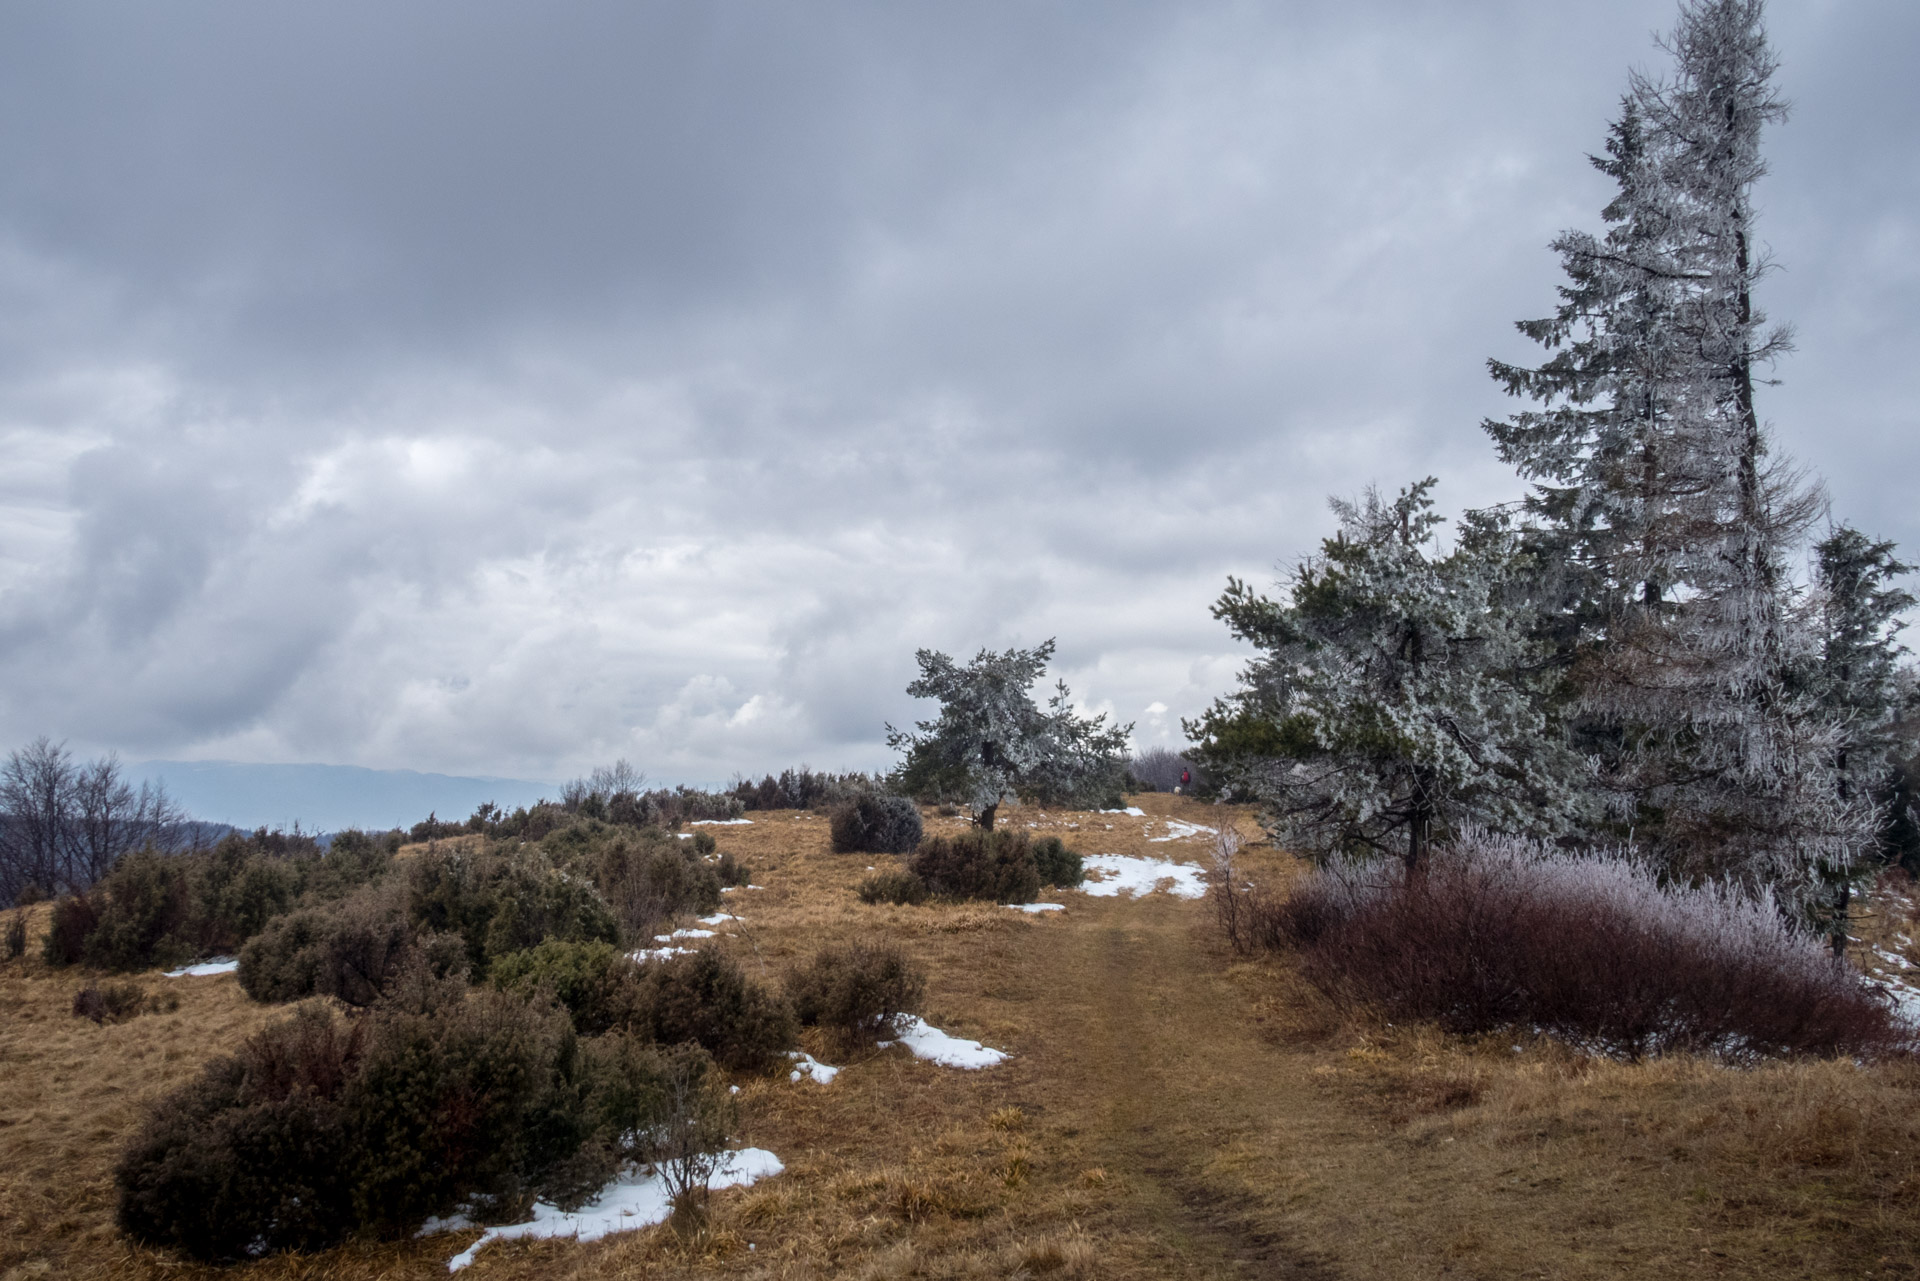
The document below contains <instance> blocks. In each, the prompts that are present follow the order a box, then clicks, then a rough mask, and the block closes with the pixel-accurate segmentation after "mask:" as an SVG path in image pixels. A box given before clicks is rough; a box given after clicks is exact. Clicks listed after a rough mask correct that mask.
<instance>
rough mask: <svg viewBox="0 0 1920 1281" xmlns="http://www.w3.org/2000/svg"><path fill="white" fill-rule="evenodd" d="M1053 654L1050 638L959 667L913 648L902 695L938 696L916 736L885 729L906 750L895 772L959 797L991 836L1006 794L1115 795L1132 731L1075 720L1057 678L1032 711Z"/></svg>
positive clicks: (1098, 720)
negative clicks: (914, 673)
mask: <svg viewBox="0 0 1920 1281" xmlns="http://www.w3.org/2000/svg"><path fill="white" fill-rule="evenodd" d="M1053 648H1054V643H1053V642H1052V641H1051V640H1049V641H1047V642H1046V643H1045V644H1043V645H1040V646H1038V647H1037V648H1034V649H1009V650H1008V651H1006V652H1005V653H1004V654H997V653H995V652H993V651H992V650H986V649H983V650H981V651H980V652H979V654H977V655H975V656H974V659H973V661H972V662H970V663H968V664H967V665H966V666H964V667H963V666H961V665H960V664H958V663H956V662H954V661H953V659H952V658H950V657H948V656H947V655H945V654H942V653H940V652H939V651H937V650H930V649H923V650H919V651H917V652H916V653H915V655H914V657H915V659H916V661H918V662H919V664H920V678H919V679H918V680H916V681H914V682H913V683H912V684H911V685H909V686H907V693H909V694H911V695H913V696H914V697H915V698H934V699H938V700H939V701H940V715H939V716H938V717H937V718H936V719H934V720H931V721H920V722H918V723H917V724H916V726H915V730H917V731H918V732H917V733H916V732H913V731H906V730H897V729H895V728H894V727H893V726H891V725H889V726H887V746H889V747H892V748H894V749H896V750H899V751H904V752H905V753H907V761H906V764H905V766H904V768H903V771H902V772H903V775H905V776H906V777H907V778H908V779H909V780H910V779H912V778H914V777H915V776H917V777H919V778H924V779H933V780H939V781H940V782H942V783H944V784H945V785H946V786H947V787H950V788H953V789H955V790H957V791H959V792H960V793H962V794H963V795H964V796H965V797H966V799H967V803H968V804H969V806H970V807H971V808H972V810H973V814H974V818H975V820H976V821H977V822H978V823H979V824H980V826H981V827H983V828H986V829H988V830H989V831H991V830H992V828H993V819H994V814H995V813H996V812H997V811H998V809H999V807H1000V803H1001V802H1002V801H1004V800H1005V799H1007V798H1008V797H1009V796H1017V795H1018V796H1035V797H1038V798H1040V799H1043V800H1047V801H1055V802H1060V801H1068V802H1072V801H1078V802H1080V803H1098V802H1101V801H1104V800H1107V799H1110V797H1109V795H1108V794H1111V796H1117V795H1118V794H1119V790H1120V789H1119V783H1120V778H1121V775H1122V772H1123V771H1124V769H1125V761H1126V750H1127V736H1128V735H1129V734H1130V733H1132V732H1133V726H1132V725H1119V726H1111V727H1110V726H1108V725H1107V723H1106V716H1105V715H1104V714H1102V715H1099V716H1092V717H1083V716H1080V715H1078V714H1076V713H1075V712H1074V710H1073V704H1072V702H1071V694H1070V692H1069V691H1068V689H1067V685H1066V682H1065V681H1061V682H1059V684H1058V685H1057V686H1056V688H1055V691H1054V695H1053V697H1052V698H1051V699H1049V700H1048V702H1047V705H1046V706H1045V707H1044V708H1043V707H1041V706H1039V705H1038V704H1036V703H1035V702H1034V701H1033V696H1032V695H1031V694H1030V693H1029V692H1028V691H1029V690H1031V689H1032V688H1033V686H1034V683H1035V682H1037V681H1038V680H1039V679H1040V678H1041V676H1043V675H1044V674H1045V673H1046V670H1047V663H1048V661H1049V660H1051V659H1052V657H1053ZM907 786H908V787H909V788H911V787H912V783H911V782H908V784H907Z"/></svg>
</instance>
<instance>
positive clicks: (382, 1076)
mask: <svg viewBox="0 0 1920 1281" xmlns="http://www.w3.org/2000/svg"><path fill="white" fill-rule="evenodd" d="M711 1077H712V1072H711V1060H710V1059H709V1058H708V1057H707V1055H706V1054H705V1052H704V1051H702V1050H700V1049H699V1048H698V1047H695V1046H686V1047H681V1048H679V1049H676V1050H673V1051H670V1052H661V1051H658V1050H655V1049H653V1048H651V1047H648V1046H645V1045H642V1044H640V1043H638V1042H637V1041H635V1040H634V1039H633V1038H632V1037H630V1036H626V1035H622V1034H613V1035H608V1036H604V1037H596V1038H592V1039H588V1040H584V1041H583V1040H580V1039H578V1038H577V1037H575V1035H574V1033H573V1031H572V1029H571V1028H570V1027H569V1026H568V1024H567V1021H566V1019H565V1017H564V1016H562V1015H561V1014H560V1013H559V1011H557V1010H555V1009H553V1008H551V1007H549V1006H545V1005H543V1004H538V1003H529V1002H528V1001H525V1000H522V999H519V998H517V997H514V996H510V995H508V994H505V993H501V992H493V991H482V992H475V993H471V994H469V993H468V992H467V991H466V989H465V987H464V984H462V983H461V982H460V981H459V980H457V979H448V980H434V979H432V978H431V977H430V976H428V975H427V974H426V972H425V971H424V970H423V969H421V968H420V967H414V968H413V969H411V970H409V971H408V972H407V974H406V975H403V977H402V979H401V981H400V982H399V984H397V986H396V997H395V999H392V1000H389V1001H383V1002H382V1003H380V1004H379V1005H377V1006H375V1007H374V1008H373V1009H371V1010H370V1011H369V1012H367V1013H366V1014H364V1015H361V1016H359V1017H356V1018H351V1019H340V1018H337V1017H336V1016H334V1015H332V1014H330V1013H329V1012H328V1011H327V1010H326V1009H324V1008H323V1007H320V1006H307V1007H304V1008H302V1009H301V1010H299V1011H298V1012H297V1013H296V1014H295V1016H294V1017H293V1018H291V1019H289V1020H287V1021H286V1022H283V1023H280V1024H278V1025H276V1026H274V1027H271V1028H268V1029H266V1030H265V1031H264V1032H262V1033H260V1034H259V1035H257V1036H255V1037H254V1038H252V1039H251V1040H249V1041H248V1042H247V1043H246V1044H245V1045H244V1046H242V1048H241V1050H240V1051H239V1053H237V1054H235V1055H233V1056H231V1057H227V1058H222V1059H219V1060H216V1061H215V1062H213V1063H211V1064H209V1065H208V1066H207V1068H206V1069H205V1070H204V1071H203V1072H202V1073H201V1075H200V1077H199V1078H198V1079H196V1080H195V1081H193V1082H191V1083H189V1084H188V1085H187V1086H185V1087H183V1088H181V1089H179V1090H177V1091H175V1092H174V1093H172V1094H171V1095H169V1096H167V1097H166V1098H164V1099H162V1100H160V1101H159V1102H158V1103H157V1104H156V1105H155V1107H154V1108H153V1110H152V1112H151V1113H150V1114H149V1116H148V1118H147V1121H146V1123H145V1125H144V1126H143V1127H142V1129H141V1131H140V1133H139V1135H138V1137H136V1138H135V1140H134V1141H133V1143H132V1144H131V1145H130V1146H129V1147H128V1149H127V1150H126V1152H125V1154H124V1155H123V1156H122V1158H121V1161H120V1164H119V1167H118V1168H117V1170H116V1171H115V1182H116V1184H117V1186H118V1189H119V1194H120V1199H119V1222H120V1225H121V1227H122V1229H123V1230H125V1231H126V1232H127V1233H128V1234H129V1235H131V1236H133V1237H134V1238H136V1239H137V1240H140V1241H143V1242H145V1243H147V1244H150V1245H159V1246H166V1247H171V1248H173V1249H177V1250H180V1251H182V1252H184V1253H186V1254H189V1255H191V1256H193V1257H195V1258H199V1259H204V1260H211V1261H234V1260H239V1259H243V1258H249V1257H255V1256H258V1255H262V1254H267V1253H272V1252H276V1251H281V1250H309V1251H311V1250H319V1249H324V1248H326V1247H328V1246H332V1245H337V1244H339V1243H340V1242H342V1241H344V1240H346V1239H347V1238H348V1237H350V1236H354V1235H362V1236H384V1237H389V1238H393V1237H404V1236H408V1235H411V1234H412V1233H413V1232H415V1231H417V1230H418V1228H419V1226H420V1224H421V1223H422V1222H423V1221H424V1220H425V1219H426V1218H427V1217H428V1216H430V1215H445V1214H450V1213H453V1212H454V1211H456V1210H467V1211H470V1212H472V1213H474V1214H475V1215H477V1216H478V1217H481V1218H492V1217H496V1216H500V1215H506V1216H509V1218H510V1216H512V1215H513V1214H514V1213H516V1212H518V1211H520V1210H523V1209H524V1207H525V1206H526V1204H527V1203H528V1202H529V1201H530V1200H531V1199H532V1198H534V1197H536V1196H537V1197H541V1198H544V1199H546V1200H550V1201H554V1202H556V1203H558V1204H560V1205H562V1206H571V1205H575V1204H578V1203H579V1202H580V1201H582V1200H584V1199H586V1198H587V1197H588V1196H590V1195H591V1194H592V1193H593V1192H595V1191H597V1190H598V1189H599V1188H600V1187H601V1186H602V1185H603V1184H604V1183H605V1182H606V1181H607V1180H608V1179H609V1178H610V1177H611V1176H612V1175H613V1174H614V1173H615V1172H616V1171H617V1170H618V1169H619V1168H620V1166H621V1165H622V1164H623V1163H626V1162H631V1161H657V1160H670V1159H673V1158H675V1157H676V1155H677V1151H676V1149H675V1148H674V1147H673V1144H672V1142H671V1139H672V1137H673V1133H672V1132H673V1126H672V1124H671V1123H672V1120H673V1109H672V1106H671V1098H670V1095H671V1094H672V1092H673V1086H674V1084H675V1082H676V1081H681V1080H685V1079H688V1078H693V1079H699V1080H707V1079H710V1078H711ZM707 1137H708V1138H709V1140H711V1141H713V1142H714V1143H715V1144H716V1145H717V1144H718V1143H719V1142H721V1141H724V1138H725V1135H724V1134H723V1135H719V1136H713V1135H708V1136H707Z"/></svg>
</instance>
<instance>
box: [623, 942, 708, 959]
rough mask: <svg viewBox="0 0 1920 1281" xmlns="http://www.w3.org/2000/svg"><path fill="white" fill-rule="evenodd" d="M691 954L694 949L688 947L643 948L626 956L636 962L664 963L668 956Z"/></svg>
mask: <svg viewBox="0 0 1920 1281" xmlns="http://www.w3.org/2000/svg"><path fill="white" fill-rule="evenodd" d="M667 937H671V936H670V935H669V936H667ZM693 953H694V949H693V948H690V947H643V948H641V949H640V950H639V951H638V952H629V953H627V955H628V956H631V957H632V958H633V959H634V960H636V961H643V962H644V961H664V960H666V959H667V958H668V957H669V956H692V955H693Z"/></svg>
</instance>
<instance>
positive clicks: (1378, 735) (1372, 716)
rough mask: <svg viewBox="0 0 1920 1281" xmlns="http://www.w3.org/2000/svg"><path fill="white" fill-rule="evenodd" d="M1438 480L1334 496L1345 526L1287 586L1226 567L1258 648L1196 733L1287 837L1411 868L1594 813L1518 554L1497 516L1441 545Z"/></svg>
mask: <svg viewBox="0 0 1920 1281" xmlns="http://www.w3.org/2000/svg"><path fill="white" fill-rule="evenodd" d="M1432 485H1433V481H1432V480H1431V479H1428V480H1426V481H1422V482H1420V483H1419V484H1416V485H1413V486H1410V487H1409V488H1407V489H1405V490H1402V491H1401V492H1400V494H1399V496H1398V497H1397V498H1395V499H1394V500H1392V501H1391V502H1389V501H1384V500H1382V499H1381V497H1380V496H1379V495H1378V494H1377V493H1374V492H1372V491H1369V492H1368V493H1367V495H1366V496H1365V498H1364V499H1363V500H1362V501H1360V502H1358V503H1348V502H1340V501H1336V502H1334V504H1333V509H1334V513H1335V515H1336V516H1337V517H1338V518H1339V521H1340V528H1339V531H1338V532H1337V533H1336V534H1335V535H1334V536H1333V537H1331V538H1329V539H1326V540H1325V541H1324V542H1323V543H1322V544H1321V554H1320V555H1319V557H1317V558H1314V559H1310V560H1308V561H1306V562H1304V563H1302V564H1301V565H1300V566H1299V567H1298V568H1297V569H1296V570H1295V571H1294V573H1293V576H1292V580H1291V582H1290V584H1289V591H1288V599H1287V600H1285V601H1284V602H1282V601H1275V600H1271V599H1268V598H1266V597H1263V596H1259V595H1257V594H1255V593H1254V592H1253V591H1251V590H1250V589H1249V588H1248V587H1247V585H1246V584H1245V583H1242V582H1240V581H1238V580H1229V583H1228V588H1227V591H1226V593H1225V595H1223V596H1222V597H1221V598H1220V601H1219V603H1218V604H1216V605H1215V606H1214V615H1215V616H1216V617H1218V618H1221V619H1223V620H1224V621H1225V622H1226V623H1227V625H1228V626H1229V628H1230V629H1231V630H1232V631H1233V633H1234V635H1235V636H1236V637H1238V638H1239V639H1241V640H1245V641H1248V642H1250V643H1252V644H1253V645H1254V646H1256V647H1257V648H1259V649H1260V650H1261V651H1262V653H1261V656H1260V657H1258V658H1257V659H1255V660H1254V661H1253V662H1251V663H1250V664H1249V665H1248V667H1247V669H1246V670H1245V671H1244V672H1243V673H1242V676H1241V682H1242V686H1243V688H1242V689H1241V690H1240V691H1239V692H1238V693H1237V694H1235V695H1233V696H1231V697H1229V698H1226V699H1222V700H1220V701H1219V702H1217V703H1215V705H1214V707H1213V708H1212V709H1211V710H1210V711H1209V712H1208V713H1207V714H1206V715H1204V716H1203V717H1201V718H1200V719H1199V720H1198V721H1195V722H1190V723H1189V724H1188V725H1187V732H1188V734H1189V736H1190V737H1192V738H1193V739H1194V740H1195V741H1196V742H1197V743H1199V744H1200V747H1199V749H1198V750H1199V754H1200V755H1201V756H1202V758H1203V759H1204V760H1205V761H1206V762H1207V764H1208V767H1209V769H1210V770H1212V771H1217V772H1218V773H1219V774H1221V775H1223V776H1224V777H1225V778H1227V779H1228V780H1229V782H1230V783H1231V785H1233V786H1234V787H1235V788H1236V789H1237V790H1239V791H1241V792H1243V793H1246V794H1249V795H1251V796H1253V797H1255V798H1257V799H1258V800H1260V801H1261V802H1262V803H1263V806H1264V810H1265V815H1266V821H1267V823H1268V825H1269V826H1270V828H1271V829H1272V830H1273V833H1274V837H1275V840H1276V841H1277V842H1278V843H1279V844H1280V845H1281V846H1282V847H1283V848H1286V849H1291V850H1295V851H1298V852H1301V853H1306V854H1314V855H1319V856H1349V857H1351V856H1359V855H1366V854H1369V853H1380V854H1390V855H1393V856H1395V857H1397V858H1399V859H1401V860H1402V862H1403V863H1404V864H1405V866H1406V868H1407V872H1408V874H1409V875H1413V874H1414V873H1416V872H1417V871H1418V869H1419V868H1420V867H1421V865H1422V864H1423V862H1424V861H1425V859H1426V857H1427V852H1428V850H1429V848H1430V846H1431V845H1432V844H1434V843H1435V842H1438V841H1443V840H1445V839H1447V838H1448V837H1449V836H1451V835H1453V834H1455V833H1457V832H1458V831H1459V830H1460V829H1461V828H1462V827H1463V826H1466V825H1472V826H1477V827H1484V828H1489V829H1492V830H1495V831H1502V832H1513V833H1526V834H1531V835H1539V836H1558V835H1561V834H1563V833H1565V832H1567V831H1569V830H1572V829H1573V828H1574V827H1576V826H1577V825H1578V822H1579V820H1580V818H1581V816H1582V804H1583V801H1584V798H1585V797H1586V795H1587V790H1586V787H1585V782H1586V774H1587V766H1586V762H1585V761H1584V760H1583V759H1581V758H1580V757H1578V756H1577V755H1576V754H1574V753H1573V752H1572V751H1571V750H1569V749H1568V748H1567V747H1566V746H1565V744H1564V742H1563V741H1562V739H1561V736H1560V734H1559V732H1558V729H1557V727H1556V726H1555V725H1553V724H1552V723H1551V721H1550V719H1549V717H1548V715H1547V712H1546V707H1547V699H1546V698H1545V697H1544V694H1545V693H1546V692H1547V690H1548V689H1549V688H1550V685H1551V681H1552V680H1553V679H1554V678H1553V674H1552V669H1551V668H1550V666H1549V665H1546V664H1543V663H1541V662H1540V661H1538V660H1539V659H1540V657H1541V655H1540V653H1539V651H1538V646H1537V643H1536V642H1535V641H1534V640H1533V639H1532V638H1531V634H1530V623H1531V617H1530V615H1529V614H1528V612H1527V611H1526V610H1524V609H1515V608H1512V607H1511V605H1510V603H1509V601H1508V600H1507V591H1508V586H1509V585H1510V584H1511V583H1512V582H1514V581H1515V580H1516V579H1518V578H1520V577H1522V576H1523V575H1522V574H1520V573H1519V571H1518V568H1517V566H1516V565H1515V559H1516V557H1518V556H1519V555H1520V554H1521V553H1520V552H1519V549H1518V548H1517V546H1516V545H1515V543H1514V541H1513V539H1512V538H1511V537H1510V536H1509V534H1508V533H1507V532H1506V531H1505V530H1504V529H1502V528H1501V527H1500V526H1499V525H1498V523H1497V522H1493V521H1490V520H1488V519H1486V518H1478V519H1475V520H1474V521H1473V522H1472V523H1471V524H1470V525H1469V527H1468V529H1467V530H1466V531H1465V533H1464V534H1463V536H1462V537H1461V538H1460V539H1459V540H1458V545H1457V546H1456V547H1455V548H1454V549H1453V550H1451V551H1443V549H1442V548H1441V547H1440V546H1439V543H1438V538H1437V532H1436V531H1437V529H1438V526H1439V525H1440V523H1441V521H1440V517H1438V516H1436V515H1435V514H1434V513H1433V511H1432V504H1431V501H1430V499H1429V498H1428V496H1427V495H1428V491H1429V490H1430V489H1431V487H1432Z"/></svg>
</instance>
